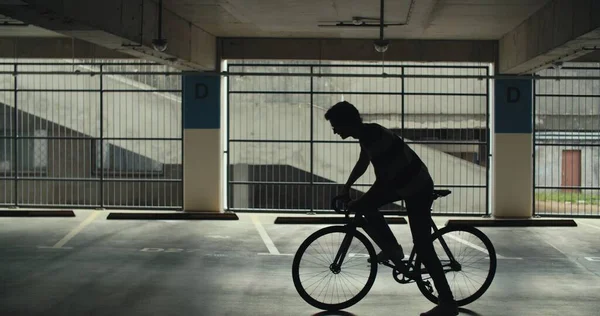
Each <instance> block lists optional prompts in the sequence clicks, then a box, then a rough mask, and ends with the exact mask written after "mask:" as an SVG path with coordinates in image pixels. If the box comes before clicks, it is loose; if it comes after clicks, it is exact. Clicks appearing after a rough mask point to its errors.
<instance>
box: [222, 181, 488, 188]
mask: <svg viewBox="0 0 600 316" xmlns="http://www.w3.org/2000/svg"><path fill="white" fill-rule="evenodd" d="M231 184H245V185H248V184H260V185H315V186H319V185H320V186H323V185H340V184H339V183H334V182H313V183H311V182H310V181H309V182H288V181H231ZM371 185H372V184H368V183H355V184H354V185H352V186H353V187H354V186H359V187H370V186H371ZM436 187H439V188H485V187H486V186H485V185H475V184H473V185H468V184H464V185H460V184H458V185H457V184H448V185H446V184H438V185H436Z"/></svg>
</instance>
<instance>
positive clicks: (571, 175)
mask: <svg viewBox="0 0 600 316" xmlns="http://www.w3.org/2000/svg"><path fill="white" fill-rule="evenodd" d="M561 171H562V180H561V186H563V187H581V150H563V152H562V168H561ZM563 191H566V192H579V189H563Z"/></svg>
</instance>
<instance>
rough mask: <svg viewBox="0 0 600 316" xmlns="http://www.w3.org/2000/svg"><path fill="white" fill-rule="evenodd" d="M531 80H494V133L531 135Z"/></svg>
mask: <svg viewBox="0 0 600 316" xmlns="http://www.w3.org/2000/svg"><path fill="white" fill-rule="evenodd" d="M532 82H533V81H532V80H531V79H496V80H495V89H494V91H495V94H496V95H495V107H494V110H495V111H494V116H495V120H494V126H495V128H494V131H495V132H496V133H531V132H532V122H533V110H532V108H533V107H532V104H533V89H532V87H533V85H532Z"/></svg>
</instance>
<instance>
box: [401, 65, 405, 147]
mask: <svg viewBox="0 0 600 316" xmlns="http://www.w3.org/2000/svg"><path fill="white" fill-rule="evenodd" d="M400 74H401V75H403V76H404V74H405V73H404V67H402V68H400ZM405 85H406V82H405V80H404V77H402V80H401V81H400V92H401V93H402V98H401V102H400V109H401V110H400V111H401V112H402V114H401V125H400V126H401V127H400V128H401V129H400V130H401V132H402V135H404V128H405V118H406V93H405V90H406V88H405V87H406V86H405Z"/></svg>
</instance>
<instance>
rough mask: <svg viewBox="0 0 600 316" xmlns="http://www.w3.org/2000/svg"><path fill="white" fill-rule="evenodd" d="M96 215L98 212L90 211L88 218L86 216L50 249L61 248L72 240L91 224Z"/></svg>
mask: <svg viewBox="0 0 600 316" xmlns="http://www.w3.org/2000/svg"><path fill="white" fill-rule="evenodd" d="M98 213H99V212H98V211H92V214H90V216H88V217H87V218H86V219H85V220H84V221H83V222H81V224H79V225H78V226H77V227H75V228H73V230H71V231H70V232H69V233H68V234H67V235H66V236H65V237H63V238H62V239H61V240H59V241H58V242H57V243H56V244H55V245H54V246H52V248H61V247H62V246H64V245H65V244H66V243H68V242H69V240H71V239H73V237H75V236H76V235H77V234H79V233H80V232H81V231H82V230H83V229H84V228H85V227H86V226H87V225H89V224H90V223H91V222H93V221H94V219H96V216H98Z"/></svg>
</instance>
